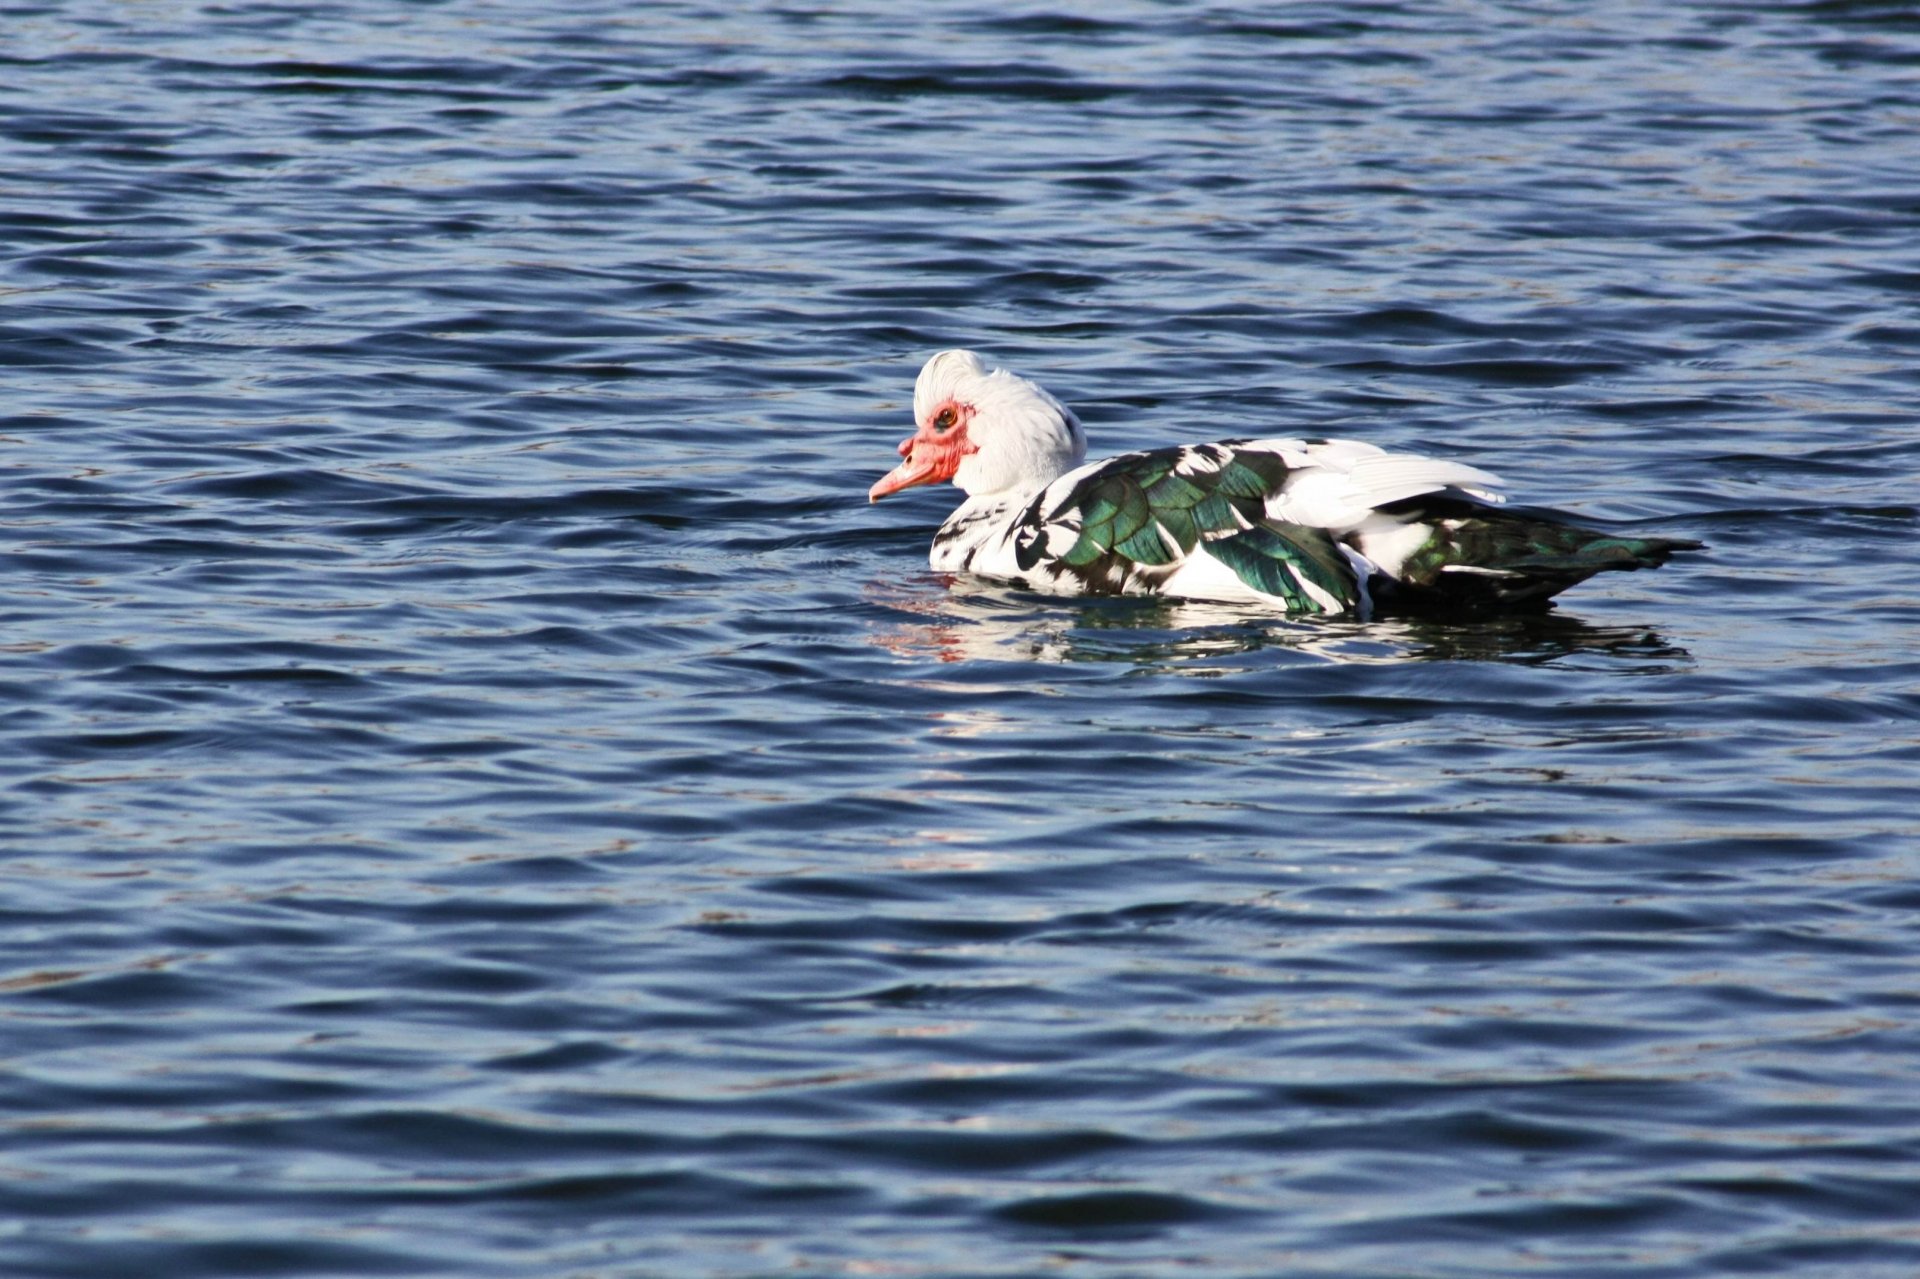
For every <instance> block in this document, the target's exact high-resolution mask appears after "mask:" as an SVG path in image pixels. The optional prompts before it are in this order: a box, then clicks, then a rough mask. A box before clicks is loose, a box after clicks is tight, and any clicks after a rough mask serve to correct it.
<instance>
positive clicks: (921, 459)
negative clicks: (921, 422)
mask: <svg viewBox="0 0 1920 1279" xmlns="http://www.w3.org/2000/svg"><path fill="white" fill-rule="evenodd" d="M919 439H920V437H919V436H917V435H916V436H914V437H913V438H912V439H910V440H902V441H900V456H901V457H903V458H905V459H907V460H906V461H904V462H902V463H900V465H898V466H896V467H894V468H893V469H892V470H891V471H888V472H887V473H886V474H885V475H883V476H881V477H880V478H879V480H878V481H876V482H875V484H874V486H873V487H872V488H870V489H868V490H867V501H869V502H878V501H879V500H880V499H881V498H883V497H886V496H887V495H888V494H889V493H898V492H899V491H900V490H901V489H910V488H912V487H913V486H914V485H916V484H931V483H933V482H934V481H935V480H942V479H947V478H949V477H950V476H951V475H952V474H953V472H952V471H950V470H949V471H947V472H946V473H945V474H942V473H941V464H942V463H943V462H944V461H946V460H947V459H946V458H945V457H944V456H943V455H942V453H941V451H940V450H937V449H934V448H922V449H915V448H914V447H913V446H914V445H915V444H916V443H918V442H919Z"/></svg>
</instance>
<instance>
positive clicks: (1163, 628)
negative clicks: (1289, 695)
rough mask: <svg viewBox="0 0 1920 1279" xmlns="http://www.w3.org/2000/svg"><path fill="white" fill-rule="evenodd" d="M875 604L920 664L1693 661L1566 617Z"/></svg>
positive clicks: (919, 600) (894, 591) (931, 592)
mask: <svg viewBox="0 0 1920 1279" xmlns="http://www.w3.org/2000/svg"><path fill="white" fill-rule="evenodd" d="M867 596H868V598H869V600H871V601H872V602H873V603H874V604H876V605H877V606H879V607H881V608H884V609H886V610H887V611H888V612H890V613H891V614H893V615H894V620H893V621H892V622H891V623H883V624H881V625H880V626H879V627H878V628H877V629H876V630H875V631H874V633H873V642H874V643H876V644H877V645H879V646H880V647H882V648H885V649H886V650H888V651H889V652H891V653H893V654H895V655H896V656H898V657H901V658H903V659H908V660H915V661H926V660H934V661H941V662H965V661H1000V662H1008V661H1037V662H1117V663H1124V664H1129V665H1133V666H1137V667H1142V668H1146V669H1154V670H1163V671H1167V672H1179V673H1183V674H1188V675H1201V676H1205V675H1218V674H1226V673H1228V672H1229V671H1230V670H1232V669H1235V668H1234V667H1228V666H1222V665H1219V663H1220V662H1221V661H1222V660H1223V659H1228V658H1233V657H1237V656H1242V655H1245V654H1250V653H1254V652H1258V651H1260V650H1265V649H1278V650H1291V651H1296V652H1300V653H1303V654H1308V655H1311V656H1313V657H1317V658H1321V659H1323V660H1326V661H1332V662H1341V663H1357V664H1392V663H1400V662H1422V661H1471V662H1505V663H1513V664H1519V665H1547V664H1549V663H1553V662H1560V661H1565V660H1567V659H1570V658H1577V657H1581V656H1588V657H1598V658H1606V659H1613V660H1617V661H1622V662H1626V663H1629V664H1631V666H1632V667H1633V669H1635V670H1636V671H1640V672H1645V673H1653V672H1657V671H1662V670H1670V669H1673V668H1674V667H1676V666H1682V665H1686V664H1689V663H1690V662H1691V661H1692V657H1691V655H1690V654H1689V653H1688V652H1687V650H1686V649H1685V648H1683V647H1681V646H1680V645H1678V644H1675V643H1673V642H1671V641H1669V640H1667V639H1666V638H1665V637H1663V636H1661V635H1660V634H1658V633H1657V632H1655V631H1653V630H1650V629H1648V628H1647V627H1643V626H1598V625H1594V624H1593V623H1590V622H1585V621H1582V620H1580V619H1579V618H1575V617H1567V616H1563V615H1561V614H1559V613H1556V612H1550V611H1548V612H1526V613H1508V614H1498V615H1491V616H1471V617H1464V618H1433V617H1420V618H1394V619H1387V620H1376V621H1358V620H1353V619H1343V618H1333V619H1300V618H1289V617H1285V616H1281V615H1278V614H1275V615H1271V616H1263V615H1260V614H1257V613H1249V612H1248V611H1247V610H1246V609H1245V608H1244V607H1235V606H1232V605H1226V604H1214V603H1207V602H1203V601H1194V600H1164V599H1125V598H1122V599H1097V600H1087V601H1079V602H1075V603H1073V604H1071V605H1063V603H1062V601H1061V600H1059V599H1058V598H1057V597H1050V596H1042V595H1035V594H1031V593H1027V592H1023V591H1019V590H1016V589H1012V588H1007V587H1001V586H997V585H994V584H992V583H988V582H983V581H981V580H979V579H976V578H964V577H956V576H951V575H947V574H939V575H936V576H935V577H933V578H930V579H928V580H926V581H925V583H924V584H921V583H902V582H899V581H892V582H885V583H882V582H874V583H872V584H871V585H870V586H869V588H868V591H867Z"/></svg>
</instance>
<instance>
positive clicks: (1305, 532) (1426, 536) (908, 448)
mask: <svg viewBox="0 0 1920 1279" xmlns="http://www.w3.org/2000/svg"><path fill="white" fill-rule="evenodd" d="M913 416H914V428H915V429H914V433H913V435H912V436H910V437H909V438H907V439H906V440H904V441H902V442H901V444H900V446H899V454H900V457H901V461H900V464H899V465H898V466H896V467H894V468H893V469H892V470H891V471H889V472H888V473H887V474H885V475H884V476H882V477H881V478H880V479H879V480H878V481H876V482H875V483H874V485H873V486H872V487H871V488H870V489H869V490H868V491H867V499H868V501H869V502H878V501H879V500H880V499H882V498H885V497H889V496H891V495H893V494H895V493H899V492H901V491H903V490H905V489H910V488H914V487H916V486H919V485H925V484H938V483H942V482H945V481H951V482H952V483H953V485H954V486H955V487H957V488H958V489H960V491H961V492H962V493H963V494H964V495H965V497H964V500H962V501H961V503H960V505H959V506H958V508H956V509H955V510H954V512H953V513H952V514H951V515H949V516H948V517H947V519H946V521H945V522H944V523H942V524H941V525H940V528H939V530H938V531H937V532H936V533H935V534H934V536H933V545H932V548H931V550H930V551H929V553H928V563H929V564H930V566H931V567H932V568H933V569H934V570H935V571H936V572H939V573H945V574H953V575H964V576H972V577H980V578H987V579H992V580H994V581H998V582H1000V583H1004V584H1007V585H1011V586H1013V587H1016V588H1023V589H1028V590H1036V591H1041V592H1046V593H1052V594H1062V595H1093V596H1102V595H1160V596H1167V597H1171V598H1175V599H1183V600H1197V601H1208V602H1212V603H1218V604H1234V605H1242V606H1257V607H1260V608H1264V609H1272V608H1279V609H1282V610H1284V611H1285V612H1287V613H1289V614H1297V615H1349V616H1353V617H1357V618H1361V619H1366V618H1369V617H1372V616H1373V615H1375V614H1376V612H1380V611H1408V612H1431V611H1452V610H1469V611H1474V610H1486V609H1507V608H1527V607H1542V606H1546V605H1547V602H1548V601H1549V600H1550V599H1551V598H1552V597H1553V596H1555V595H1557V594H1559V593H1560V592H1561V591H1564V590H1566V589H1567V588H1568V587H1571V586H1574V585H1576V584H1578V583H1580V582H1583V581H1585V580H1586V579H1587V578H1589V577H1592V576H1593V575H1595V574H1596V573H1602V572H1608V571H1613V570H1622V569H1645V568H1655V567H1658V566H1659V565H1662V564H1664V563H1666V562H1667V560H1668V559H1669V558H1670V557H1672V556H1673V555H1675V554H1677V553H1680V552H1683V551H1695V550H1701V549H1704V547H1703V544H1702V543H1700V542H1696V541H1690V540H1687V539H1684V538H1673V537H1637V536H1625V535H1622V534H1619V533H1614V532H1603V531H1600V530H1597V529H1592V528H1587V527H1584V526H1582V525H1581V524H1578V523H1575V522H1573V521H1572V520H1571V519H1569V518H1567V517H1565V516H1563V515H1561V514H1560V513H1558V512H1553V511H1546V510H1538V509H1529V508H1512V507H1508V506H1507V505H1506V498H1505V497H1504V495H1503V494H1502V493H1501V492H1500V489H1501V488H1502V482H1501V480H1500V479H1499V477H1497V476H1495V475H1493V474H1491V473H1490V472H1488V471H1484V470H1482V469H1480V468H1479V467H1476V466H1470V465H1468V464H1466V463H1464V462H1459V461H1453V460H1449V459H1444V458H1433V457H1425V456H1420V455H1417V454H1413V453H1400V452H1392V451H1389V450H1386V449H1383V448H1380V447H1379V446H1377V445H1374V444H1370V443H1366V442H1364V441H1360V440H1349V439H1318V438H1300V439H1294V438H1270V439H1269V438H1260V439H1227V440H1216V441H1211V442H1207V443H1200V444H1183V445H1176V446H1173V447H1169V448H1154V449H1143V450H1140V451H1137V452H1132V453H1122V454H1119V455H1118V456H1115V457H1110V458H1107V459H1106V460H1104V461H1097V462H1087V461H1086V460H1085V459H1086V452H1087V433H1086V428H1085V427H1084V426H1083V425H1082V424H1081V422H1080V419H1079V418H1078V417H1077V416H1076V415H1075V414H1074V412H1073V410H1072V409H1070V408H1068V407H1067V406H1066V405H1065V404H1063V403H1062V402H1061V401H1060V400H1058V399H1057V398H1055V397H1054V396H1053V395H1052V394H1050V393H1049V392H1048V391H1046V390H1045V389H1044V388H1042V387H1041V386H1039V385H1038V384H1037V383H1035V382H1033V381H1031V380H1029V379H1028V378H1025V377H1022V376H1019V375H1018V374H1015V373H1012V372H1009V371H1007V370H1006V369H1001V368H995V369H989V368H988V367H987V365H986V363H985V362H984V361H983V360H982V359H981V358H980V356H979V355H977V354H975V353H974V352H973V351H969V350H960V349H955V350H946V351H940V352H938V353H936V354H935V355H933V356H932V357H931V358H929V359H928V360H927V361H926V363H925V365H924V366H923V367H922V368H921V370H920V374H919V376H918V377H917V378H916V379H915V380H914V387H913Z"/></svg>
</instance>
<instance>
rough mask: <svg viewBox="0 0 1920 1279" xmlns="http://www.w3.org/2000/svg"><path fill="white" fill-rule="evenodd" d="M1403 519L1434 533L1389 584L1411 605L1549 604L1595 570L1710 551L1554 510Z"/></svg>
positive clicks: (1475, 509) (1453, 509)
mask: <svg viewBox="0 0 1920 1279" xmlns="http://www.w3.org/2000/svg"><path fill="white" fill-rule="evenodd" d="M1406 518H1408V519H1410V520H1411V521H1413V522H1417V523H1421V524H1425V525H1427V526H1428V527H1429V528H1430V529H1431V530H1432V531H1431V533H1430V534H1429V536H1428V538H1427V540H1426V541H1425V542H1424V543H1422V544H1421V545H1420V546H1419V547H1418V548H1417V549H1416V550H1414V551H1413V553H1412V554H1410V555H1408V556H1407V557H1406V559H1405V560H1404V561H1403V562H1402V563H1401V564H1400V566H1399V569H1398V571H1397V572H1396V573H1395V574H1394V580H1393V581H1392V582H1391V583H1388V584H1385V595H1387V596H1389V597H1391V598H1392V600H1393V602H1394V603H1397V604H1401V605H1405V606H1414V607H1419V606H1427V607H1436V606H1437V607H1454V608H1460V607H1465V608H1476V607H1482V606H1489V605H1498V606H1501V607H1508V608H1510V607H1513V606H1515V605H1524V604H1529V603H1545V602H1546V601H1547V600H1549V599H1551V598H1552V597H1553V596H1555V595H1558V594H1559V593H1560V592H1561V591H1564V590H1566V589H1567V588H1568V587H1570V586H1573V585H1576V584H1577V583H1580V582H1584V581H1586V580H1587V579H1588V578H1589V577H1592V576H1593V575H1594V574H1595V573H1605V572H1609V571H1611V570H1615V569H1640V568H1658V567H1659V566H1660V565H1662V564H1665V563H1666V562H1667V560H1668V559H1670V558H1672V557H1673V556H1674V555H1675V554H1678V553H1679V552H1681V551H1698V550H1703V549H1705V543H1702V542H1695V541H1691V540H1689V539H1687V538H1679V537H1627V536H1622V535H1620V534H1616V533H1604V532H1600V531H1599V530H1596V529H1590V528H1582V527H1581V526H1580V525H1578V524H1573V523H1570V522H1568V521H1567V520H1566V519H1564V518H1562V517H1560V516H1558V515H1556V514H1554V513H1553V512H1550V511H1529V510H1525V509H1517V510H1516V509H1508V508H1503V507H1490V506H1481V505H1479V504H1477V503H1475V504H1468V503H1464V502H1463V503H1457V504H1456V503H1445V504H1430V505H1428V506H1427V507H1425V508H1424V509H1421V510H1418V511H1417V512H1415V511H1408V512H1407V513H1406ZM1377 593H1379V592H1377ZM1382 602H1383V603H1384V602H1386V601H1385V600H1384V599H1383V601H1382Z"/></svg>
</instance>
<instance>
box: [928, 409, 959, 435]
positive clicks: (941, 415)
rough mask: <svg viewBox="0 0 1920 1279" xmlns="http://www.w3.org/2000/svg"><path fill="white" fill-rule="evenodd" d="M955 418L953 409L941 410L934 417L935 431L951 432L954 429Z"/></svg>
mask: <svg viewBox="0 0 1920 1279" xmlns="http://www.w3.org/2000/svg"><path fill="white" fill-rule="evenodd" d="M955 416H956V415H955V413H954V411H953V409H952V408H944V409H941V410H940V411H939V412H938V413H936V414H935V415H934V418H933V429H934V430H936V431H951V430H952V429H953V423H954V418H955Z"/></svg>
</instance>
